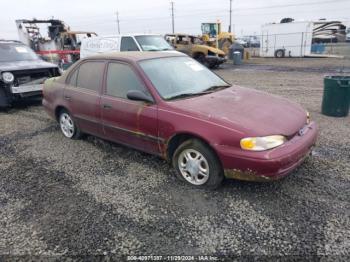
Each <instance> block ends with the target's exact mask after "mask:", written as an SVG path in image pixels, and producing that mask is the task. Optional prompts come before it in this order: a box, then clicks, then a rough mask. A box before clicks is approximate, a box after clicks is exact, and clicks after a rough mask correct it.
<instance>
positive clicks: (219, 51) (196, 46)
mask: <svg viewBox="0 0 350 262" xmlns="http://www.w3.org/2000/svg"><path fill="white" fill-rule="evenodd" d="M193 48H203V49H205V50H208V51H210V52H213V53H215V54H218V55H225V52H224V51H222V50H220V49H218V48H215V47H212V46H207V45H193Z"/></svg>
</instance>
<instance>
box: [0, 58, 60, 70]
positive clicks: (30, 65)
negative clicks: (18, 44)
mask: <svg viewBox="0 0 350 262" xmlns="http://www.w3.org/2000/svg"><path fill="white" fill-rule="evenodd" d="M42 68H57V65H55V64H52V63H48V62H46V61H44V60H39V59H38V60H32V61H14V62H0V72H4V71H11V72H13V71H20V70H30V69H42Z"/></svg>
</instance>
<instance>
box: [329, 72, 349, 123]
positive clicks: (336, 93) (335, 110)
mask: <svg viewBox="0 0 350 262" xmlns="http://www.w3.org/2000/svg"><path fill="white" fill-rule="evenodd" d="M349 105H350V76H326V77H325V78H324V90H323V99H322V114H324V115H326V116H336V117H345V116H347V115H348V114H349Z"/></svg>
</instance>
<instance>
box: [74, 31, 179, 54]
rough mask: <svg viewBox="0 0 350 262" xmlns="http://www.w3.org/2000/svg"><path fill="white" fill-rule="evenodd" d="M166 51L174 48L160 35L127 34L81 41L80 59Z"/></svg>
mask: <svg viewBox="0 0 350 262" xmlns="http://www.w3.org/2000/svg"><path fill="white" fill-rule="evenodd" d="M168 50H172V51H174V48H173V47H172V46H171V45H169V43H168V42H167V41H165V39H164V37H163V36H161V35H145V34H132V35H131V34H129V35H115V36H97V37H90V38H85V39H83V40H82V42H81V47H80V58H85V57H88V56H92V55H96V54H100V53H106V52H122V51H140V52H143V51H168ZM175 52H176V51H175Z"/></svg>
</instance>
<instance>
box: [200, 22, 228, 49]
mask: <svg viewBox="0 0 350 262" xmlns="http://www.w3.org/2000/svg"><path fill="white" fill-rule="evenodd" d="M202 40H203V41H204V42H205V43H206V44H207V45H209V46H212V47H215V48H219V49H221V50H222V51H224V52H225V54H226V55H228V53H229V48H230V46H231V45H232V44H233V42H234V40H235V37H234V34H232V33H228V32H221V22H216V23H202Z"/></svg>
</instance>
